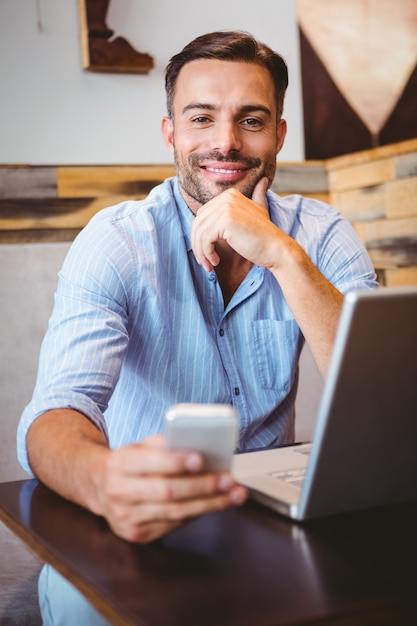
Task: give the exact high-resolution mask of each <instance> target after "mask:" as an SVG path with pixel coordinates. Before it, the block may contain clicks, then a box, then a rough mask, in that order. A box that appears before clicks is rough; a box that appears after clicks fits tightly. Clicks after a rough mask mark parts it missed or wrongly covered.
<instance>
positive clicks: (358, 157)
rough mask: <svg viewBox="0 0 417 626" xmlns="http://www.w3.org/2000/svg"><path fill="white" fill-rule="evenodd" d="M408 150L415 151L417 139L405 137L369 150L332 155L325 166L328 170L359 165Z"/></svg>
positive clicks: (416, 149) (405, 152) (404, 152)
mask: <svg viewBox="0 0 417 626" xmlns="http://www.w3.org/2000/svg"><path fill="white" fill-rule="evenodd" d="M408 152H417V139H407V140H406V141H400V142H398V143H393V144H389V145H386V146H379V147H378V148H371V149H370V150H361V151H359V152H354V153H351V154H344V155H342V156H338V157H333V158H331V159H327V160H326V167H327V169H328V171H329V172H330V171H333V170H338V169H345V168H347V167H352V166H353V165H360V164H362V163H367V162H369V161H374V160H378V159H387V158H390V157H395V156H398V155H400V154H407V153H408Z"/></svg>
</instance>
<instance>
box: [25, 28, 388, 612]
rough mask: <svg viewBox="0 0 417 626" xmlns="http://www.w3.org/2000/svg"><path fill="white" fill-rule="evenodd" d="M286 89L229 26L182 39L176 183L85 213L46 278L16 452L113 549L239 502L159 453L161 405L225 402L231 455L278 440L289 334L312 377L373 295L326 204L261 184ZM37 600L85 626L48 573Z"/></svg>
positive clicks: (293, 367) (175, 94)
mask: <svg viewBox="0 0 417 626" xmlns="http://www.w3.org/2000/svg"><path fill="white" fill-rule="evenodd" d="M286 87H287V68H286V64H285V62H284V61H283V59H282V58H281V57H280V56H279V55H278V54H276V53H275V52H273V51H272V50H271V49H270V48H268V47H267V46H265V45H263V44H261V43H259V42H257V41H256V40H254V39H253V38H252V37H251V36H250V35H248V34H246V33H240V32H218V33H210V34H208V35H204V36H202V37H199V38H197V39H196V40H194V41H192V42H191V43H190V44H189V45H188V46H186V47H185V48H184V49H183V50H182V51H181V52H180V53H179V54H177V55H175V56H174V57H173V58H172V59H171V61H170V63H169V65H168V67H167V71H166V91H167V108H168V116H167V117H165V118H164V119H163V122H162V133H163V137H164V139H165V142H166V144H167V146H168V148H169V149H170V150H171V151H172V152H173V153H174V156H175V163H176V168H177V176H176V177H175V178H172V179H169V180H166V181H165V182H164V183H163V184H162V185H160V186H158V187H156V188H155V189H154V190H153V191H152V192H151V193H150V194H149V196H148V198H146V199H145V200H144V201H141V202H135V201H129V202H125V203H123V204H120V205H117V206H115V207H111V208H109V209H106V210H104V211H101V212H99V213H98V214H97V215H96V216H95V217H94V218H93V219H92V220H91V222H90V223H89V224H88V225H87V227H86V228H85V229H84V230H83V232H82V233H81V234H80V235H79V236H78V237H77V239H76V240H75V241H74V243H73V245H72V248H71V250H70V252H69V254H68V257H67V259H66V260H65V263H64V266H63V268H62V271H61V273H60V279H59V284H58V288H57V294H56V300H55V307H54V311H53V314H52V317H51V320H50V324H49V328H48V332H47V335H46V337H45V340H44V342H43V346H42V351H41V358H40V365H39V373H38V380H37V384H36V388H35V391H34V395H33V399H32V402H31V403H30V405H29V406H28V407H27V408H26V409H25V411H24V413H23V415H22V419H21V421H20V425H19V432H18V452H19V458H20V460H21V462H22V464H23V466H24V467H25V468H26V469H28V470H29V471H32V472H33V473H34V474H35V475H36V476H37V477H38V478H39V479H40V480H42V481H43V482H45V483H46V484H47V485H48V486H49V487H50V488H52V489H54V490H56V491H57V492H58V493H60V494H61V495H63V496H64V497H66V498H68V499H70V500H72V501H74V502H77V503H78V504H81V505H82V506H85V507H87V508H88V509H89V510H91V511H92V512H94V513H96V514H98V515H101V516H104V517H105V518H106V520H107V522H108V523H109V525H110V527H111V528H112V529H113V530H114V532H115V533H116V534H118V535H119V536H121V537H123V538H124V539H126V540H128V541H134V542H148V541H152V540H154V539H156V538H158V537H161V536H162V535H164V534H165V533H167V532H169V531H171V530H173V529H174V528H176V527H177V526H178V525H180V524H182V523H184V521H186V520H187V519H190V518H192V517H194V516H196V515H201V514H204V513H208V512H211V511H216V510H221V509H224V508H226V507H229V506H234V505H239V504H241V503H243V502H244V500H245V498H246V495H247V494H246V492H245V490H244V489H243V488H242V487H241V486H240V485H237V484H236V483H235V481H234V480H233V477H232V476H231V475H230V474H228V473H220V474H216V473H208V472H204V461H203V459H202V458H201V456H199V455H198V454H195V453H193V452H190V453H179V452H176V453H174V452H169V451H168V450H166V449H165V447H164V439H163V436H162V435H161V433H162V432H163V418H164V414H165V411H166V410H167V409H168V408H169V407H170V406H171V405H172V404H174V403H178V402H197V403H202V402H204V403H228V404H233V405H234V406H235V407H236V408H237V410H238V412H239V415H240V418H241V422H240V434H239V445H238V449H239V450H248V449H251V448H259V447H262V446H271V445H279V444H285V443H289V442H291V441H292V440H293V437H294V401H295V396H296V391H297V379H298V358H299V355H300V351H301V348H302V345H303V343H304V341H305V340H306V341H307V342H308V343H309V345H310V348H311V351H312V353H313V355H314V357H315V359H316V362H317V364H318V366H319V368H320V369H321V371H322V373H323V375H324V374H325V372H326V369H327V365H328V362H329V358H330V353H331V349H332V344H333V339H334V335H335V331H336V327H337V323H338V318H339V313H340V309H341V306H342V302H343V296H344V295H345V294H346V293H347V292H348V291H350V290H352V289H359V288H363V289H370V288H374V287H375V286H376V282H375V274H374V271H373V268H372V265H371V263H370V260H369V258H368V256H367V254H366V252H365V250H364V248H363V246H362V245H361V243H360V241H359V240H358V238H357V237H356V235H355V233H354V231H353V229H352V228H351V226H350V225H349V223H348V222H347V221H346V220H344V219H343V218H342V217H341V216H340V215H339V214H338V213H337V212H336V211H335V210H334V209H333V208H331V207H329V206H328V205H325V204H323V203H321V202H318V201H315V200H309V199H305V198H302V197H300V196H292V197H287V198H280V197H279V196H277V195H276V194H274V193H272V192H271V191H270V190H269V186H270V184H271V182H272V180H273V178H274V175H275V167H276V155H277V153H278V152H279V150H280V149H281V146H282V144H283V141H284V139H285V134H286V124H285V121H284V120H283V119H282V111H283V101H284V94H285V90H286ZM40 598H41V607H42V614H43V617H44V623H45V624H57V623H59V624H64V623H69V624H74V623H77V622H78V623H88V624H95V623H103V622H102V620H101V618H100V616H98V614H96V613H95V612H94V611H93V610H92V609H91V607H89V605H88V604H87V603H86V602H84V601H83V599H82V597H81V596H80V595H79V594H77V592H76V591H75V590H73V589H72V588H71V587H69V585H68V584H67V583H65V581H63V580H62V579H61V578H60V577H59V576H58V575H57V574H56V573H55V572H54V571H53V570H52V569H50V568H48V567H45V568H44V569H43V572H42V574H41V579H40Z"/></svg>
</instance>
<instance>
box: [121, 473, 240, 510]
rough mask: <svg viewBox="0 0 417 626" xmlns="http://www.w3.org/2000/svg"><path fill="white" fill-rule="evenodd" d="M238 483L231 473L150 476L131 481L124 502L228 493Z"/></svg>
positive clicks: (181, 498) (125, 489) (125, 488)
mask: <svg viewBox="0 0 417 626" xmlns="http://www.w3.org/2000/svg"><path fill="white" fill-rule="evenodd" d="M235 486H236V482H235V480H234V479H233V478H232V476H231V475H230V474H199V475H197V476H181V477H174V478H171V477H166V476H154V477H150V476H147V477H146V478H142V477H138V478H135V479H132V480H130V481H128V482H127V483H126V484H125V486H124V492H123V501H124V502H125V503H126V504H128V503H130V504H133V505H134V504H138V503H140V502H169V501H171V500H190V499H192V498H200V497H206V496H212V495H215V494H216V493H227V492H228V491H231V490H232V489H233V488H234V487H235Z"/></svg>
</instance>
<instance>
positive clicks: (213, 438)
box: [165, 403, 239, 472]
mask: <svg viewBox="0 0 417 626" xmlns="http://www.w3.org/2000/svg"><path fill="white" fill-rule="evenodd" d="M165 435H166V443H167V447H168V448H169V449H170V450H194V451H195V452H200V453H201V454H202V455H203V456H204V471H208V472H222V471H228V470H229V469H230V466H231V462H232V455H233V453H234V451H235V449H236V446H237V441H238V435H239V416H238V413H237V411H236V409H234V408H233V407H232V406H230V405H229V404H192V403H183V404H176V405H174V406H173V407H171V408H170V409H169V410H168V411H167V413H166V415H165Z"/></svg>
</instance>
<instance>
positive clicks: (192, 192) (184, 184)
mask: <svg viewBox="0 0 417 626" xmlns="http://www.w3.org/2000/svg"><path fill="white" fill-rule="evenodd" d="M174 159H175V165H176V169H177V175H178V181H179V184H180V187H181V188H182V189H183V190H184V191H185V193H186V194H187V195H188V196H189V197H190V198H192V199H193V200H194V201H196V202H197V203H198V204H199V205H203V204H206V203H207V202H209V200H211V199H212V198H214V197H216V196H218V195H219V194H220V193H222V191H225V190H226V189H230V188H231V187H234V188H236V189H237V190H238V191H240V193H242V194H243V195H244V196H246V197H247V198H252V195H253V191H254V189H255V186H256V184H257V183H258V182H259V181H260V179H261V178H263V177H264V176H266V177H267V178H268V180H269V185H271V183H272V181H273V180H274V177H275V172H276V155H275V154H274V155H273V156H271V158H269V159H268V160H267V161H266V162H265V163H264V164H262V160H261V159H260V158H259V157H242V156H241V155H240V154H239V153H238V152H232V153H229V154H226V155H224V154H221V153H219V152H216V151H212V152H207V153H205V154H191V155H190V156H189V158H188V160H187V161H181V160H180V158H179V156H178V153H177V151H176V150H174ZM211 160H212V161H216V162H218V163H239V165H243V166H244V167H245V168H248V175H247V177H245V179H244V180H243V181H241V182H240V181H239V182H235V181H227V180H225V181H218V182H213V183H212V184H208V183H207V181H205V180H203V179H202V178H201V177H200V176H199V172H200V163H203V162H205V161H206V162H207V161H211Z"/></svg>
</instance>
